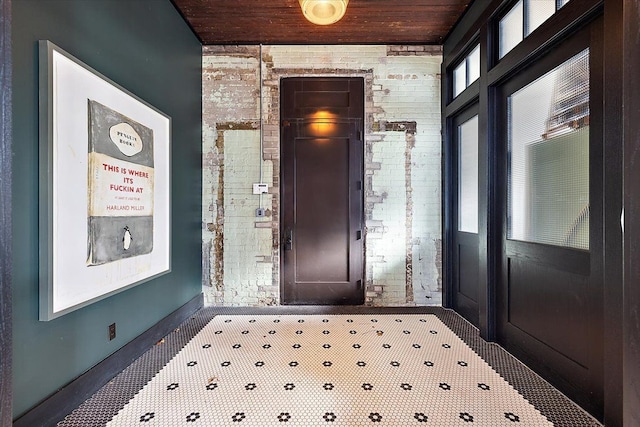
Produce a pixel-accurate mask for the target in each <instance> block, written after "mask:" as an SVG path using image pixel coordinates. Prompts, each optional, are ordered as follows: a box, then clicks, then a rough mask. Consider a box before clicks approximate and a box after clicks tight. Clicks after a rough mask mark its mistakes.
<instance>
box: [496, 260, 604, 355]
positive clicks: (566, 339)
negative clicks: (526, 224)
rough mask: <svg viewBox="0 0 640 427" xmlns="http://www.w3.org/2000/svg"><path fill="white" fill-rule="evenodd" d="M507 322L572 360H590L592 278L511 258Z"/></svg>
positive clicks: (509, 262) (546, 265)
mask: <svg viewBox="0 0 640 427" xmlns="http://www.w3.org/2000/svg"><path fill="white" fill-rule="evenodd" d="M507 263H508V267H507V271H508V273H507V274H508V279H507V280H508V291H507V293H508V298H509V302H508V310H509V312H508V322H509V323H510V324H511V325H513V326H515V327H517V328H518V329H520V330H521V331H523V332H525V333H526V334H528V335H529V336H531V337H532V338H534V339H537V340H538V341H540V342H542V343H544V344H546V345H548V346H549V347H551V348H553V349H554V350H556V351H558V352H559V353H561V354H563V355H564V356H566V357H568V358H569V359H571V360H572V361H574V362H576V363H578V364H580V365H582V366H587V365H588V364H589V360H588V358H587V355H588V346H589V334H588V328H589V327H590V326H591V324H590V322H589V315H588V314H589V312H588V310H589V308H590V307H589V296H590V294H589V289H588V286H589V277H588V276H580V275H577V274H572V273H568V272H567V271H564V270H561V269H556V268H551V267H549V266H548V264H537V263H534V262H531V261H529V260H526V259H525V260H523V259H518V258H509V259H508V260H507Z"/></svg>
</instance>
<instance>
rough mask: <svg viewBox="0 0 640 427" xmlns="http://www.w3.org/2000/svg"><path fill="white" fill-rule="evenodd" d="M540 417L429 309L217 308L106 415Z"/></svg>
mask: <svg viewBox="0 0 640 427" xmlns="http://www.w3.org/2000/svg"><path fill="white" fill-rule="evenodd" d="M107 425H108V426H110V427H121V426H122V427H125V426H126V427H130V426H134V425H140V426H163V427H167V426H198V425H201V426H260V427H265V426H289V425H291V426H305V427H306V426H418V425H435V426H463V425H481V426H513V425H519V426H550V425H552V424H551V423H550V422H549V421H548V420H547V419H546V418H545V417H544V416H543V415H541V414H540V412H538V411H537V410H536V409H535V408H534V407H533V406H532V405H531V404H530V403H529V402H527V401H526V400H525V399H524V398H523V397H522V396H521V395H520V394H519V393H518V392H517V391H516V390H514V389H513V387H511V386H510V385H509V384H508V383H507V382H506V381H505V380H503V379H502V378H501V377H500V375H498V374H497V373H496V372H495V371H494V370H493V369H492V368H491V367H490V366H489V365H488V364H487V363H485V362H484V361H483V360H482V359H481V358H480V357H479V356H478V355H477V354H476V353H474V352H473V351H472V350H471V348H469V346H467V344H465V343H464V342H463V341H462V340H461V339H460V338H458V337H457V336H456V335H455V334H454V333H453V332H452V331H451V330H450V329H449V328H448V327H447V326H445V324H444V323H442V322H441V321H440V320H439V319H438V318H437V317H436V316H435V315H430V314H402V315H398V314H347V315H292V314H274V315H268V314H265V315H219V316H216V317H214V318H213V319H212V320H211V321H210V322H209V323H208V324H207V325H206V326H205V327H204V328H203V329H202V330H201V331H200V332H199V333H197V334H196V335H195V336H194V337H193V338H192V339H191V341H190V342H189V343H188V344H187V345H186V346H185V347H184V348H183V349H182V350H181V351H180V352H178V354H177V355H176V356H175V357H174V358H173V359H172V360H171V361H170V362H169V363H168V364H167V365H166V366H165V367H164V368H163V369H161V370H160V372H158V373H157V374H156V375H155V376H154V377H153V379H152V380H151V381H150V382H149V383H148V384H147V385H146V386H145V387H144V388H143V389H142V390H141V391H140V392H139V393H137V394H136V395H135V396H134V397H133V399H131V400H130V401H129V402H128V403H127V404H126V405H125V406H124V408H123V409H122V410H120V412H118V414H117V415H116V416H115V417H113V419H112V420H111V421H110V422H109V423H108V424H107Z"/></svg>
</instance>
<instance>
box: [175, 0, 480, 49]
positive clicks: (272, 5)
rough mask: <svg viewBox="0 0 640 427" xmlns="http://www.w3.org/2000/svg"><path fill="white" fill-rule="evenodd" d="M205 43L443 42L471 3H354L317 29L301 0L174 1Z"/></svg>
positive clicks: (371, 0) (381, 0) (452, 0)
mask: <svg viewBox="0 0 640 427" xmlns="http://www.w3.org/2000/svg"><path fill="white" fill-rule="evenodd" d="M173 2H174V4H175V5H176V7H177V8H178V10H179V11H180V12H181V13H182V15H183V16H184V17H185V19H186V20H187V21H188V22H189V24H190V25H191V27H192V28H193V30H194V31H195V33H196V34H197V35H198V37H199V38H200V40H201V41H202V43H203V44H205V45H229V44H231V45H233V44H260V43H262V44H435V45H439V44H442V42H443V40H444V38H445V36H446V35H447V34H448V33H449V31H450V30H451V28H452V27H453V25H454V24H455V23H456V21H457V20H458V18H459V17H460V16H461V15H462V13H463V12H464V11H465V9H466V8H467V6H468V5H469V4H470V3H471V2H472V0H350V1H349V6H348V7H347V13H346V15H345V16H344V17H343V18H342V20H340V21H339V22H337V23H335V24H333V25H327V26H319V25H314V24H311V23H310V22H308V21H307V20H306V19H305V18H304V17H303V15H302V12H301V10H300V5H299V3H298V0H173Z"/></svg>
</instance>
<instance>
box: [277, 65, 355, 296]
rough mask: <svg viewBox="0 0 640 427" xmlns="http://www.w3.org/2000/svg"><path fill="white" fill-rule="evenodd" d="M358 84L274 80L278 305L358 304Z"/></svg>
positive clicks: (341, 80) (333, 80) (352, 80)
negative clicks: (278, 121) (277, 92)
mask: <svg viewBox="0 0 640 427" xmlns="http://www.w3.org/2000/svg"><path fill="white" fill-rule="evenodd" d="M363 89H364V86H363V79H361V78H291V79H283V80H282V82H281V102H282V104H281V118H282V126H281V147H282V149H281V187H280V189H281V193H280V194H281V212H282V218H281V225H280V231H281V251H280V254H281V263H282V269H281V277H282V279H281V284H282V295H283V301H282V302H283V303H285V304H326V305H333V304H362V303H363V302H364V288H363V264H364V262H363V257H364V252H363V248H364V245H363V231H364V230H363V182H362V181H363V156H364V153H363V141H362V130H363V112H364V111H363V110H364V104H363Z"/></svg>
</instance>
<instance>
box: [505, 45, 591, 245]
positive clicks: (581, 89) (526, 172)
mask: <svg viewBox="0 0 640 427" xmlns="http://www.w3.org/2000/svg"><path fill="white" fill-rule="evenodd" d="M507 118H508V126H509V128H508V147H509V148H508V156H509V162H508V164H509V170H508V184H507V185H508V193H507V198H508V201H507V203H508V221H507V237H508V238H509V239H513V240H521V241H528V242H536V243H544V244H550V245H556V246H563V247H571V248H577V249H584V250H588V249H589V50H588V49H586V50H584V51H582V52H580V53H579V54H577V55H575V56H574V57H573V58H571V59H569V60H567V61H566V62H564V63H563V64H561V65H560V66H558V67H556V68H555V69H553V70H551V71H550V72H548V73H547V74H545V75H543V76H542V77H540V78H538V79H537V80H535V81H533V82H532V83H530V84H528V85H527V86H525V87H523V88H521V89H520V90H518V91H516V92H514V93H513V94H511V95H510V96H509V97H508V99H507Z"/></svg>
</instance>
